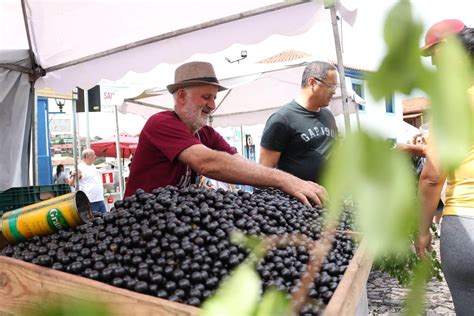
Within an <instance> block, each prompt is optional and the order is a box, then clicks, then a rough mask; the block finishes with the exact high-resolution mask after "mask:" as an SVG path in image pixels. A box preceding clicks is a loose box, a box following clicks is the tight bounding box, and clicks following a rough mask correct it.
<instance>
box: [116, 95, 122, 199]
mask: <svg viewBox="0 0 474 316" xmlns="http://www.w3.org/2000/svg"><path fill="white" fill-rule="evenodd" d="M114 113H115V152H116V153H117V167H118V177H119V191H120V192H119V193H120V199H122V198H123V187H124V183H123V177H122V164H121V163H120V133H119V124H118V110H117V104H115V105H114Z"/></svg>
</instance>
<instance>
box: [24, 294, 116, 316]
mask: <svg viewBox="0 0 474 316" xmlns="http://www.w3.org/2000/svg"><path fill="white" fill-rule="evenodd" d="M48 301H49V303H45V301H42V302H41V304H40V305H39V306H40V307H41V309H40V310H39V311H36V312H29V313H26V314H25V315H26V316H83V315H87V316H108V315H112V313H111V311H110V310H109V309H108V307H107V305H105V304H103V303H98V302H93V301H90V300H87V299H84V300H83V301H81V302H80V303H79V302H77V301H65V300H62V299H59V298H58V300H57V301H54V303H52V302H51V301H52V300H51V298H49V299H48Z"/></svg>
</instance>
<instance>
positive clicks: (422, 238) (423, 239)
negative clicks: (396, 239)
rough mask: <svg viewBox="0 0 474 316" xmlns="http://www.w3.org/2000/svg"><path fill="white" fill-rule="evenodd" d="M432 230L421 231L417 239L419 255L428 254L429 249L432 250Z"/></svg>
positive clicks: (416, 244) (416, 247) (416, 246)
mask: <svg viewBox="0 0 474 316" xmlns="http://www.w3.org/2000/svg"><path fill="white" fill-rule="evenodd" d="M432 238H433V237H432V235H431V232H429V231H428V232H424V233H420V234H419V235H418V237H417V238H416V241H415V249H416V254H417V255H418V256H419V257H423V256H425V255H426V252H427V251H431V239H432Z"/></svg>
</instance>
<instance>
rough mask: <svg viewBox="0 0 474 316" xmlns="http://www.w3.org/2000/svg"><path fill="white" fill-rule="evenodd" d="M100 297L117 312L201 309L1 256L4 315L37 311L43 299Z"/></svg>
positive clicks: (173, 313) (186, 314) (174, 313)
mask: <svg viewBox="0 0 474 316" xmlns="http://www.w3.org/2000/svg"><path fill="white" fill-rule="evenodd" d="M60 297H61V299H63V300H65V301H66V302H70V301H78V302H81V301H84V300H85V298H93V299H98V300H99V301H100V302H103V303H105V304H107V305H108V307H109V308H110V310H111V311H112V314H113V315H124V316H125V315H127V316H129V315H160V316H161V315H163V316H165V315H166V316H168V315H169V316H194V315H198V313H199V309H198V308H196V307H193V306H188V305H184V304H178V303H173V302H170V301H167V300H163V299H160V298H154V297H152V296H149V295H144V294H139V293H135V292H132V291H128V290H125V289H120V288H117V287H113V286H111V285H108V284H105V283H101V282H98V281H94V280H89V279H87V278H82V277H78V276H75V275H72V274H68V273H64V272H61V271H56V270H53V269H48V268H44V267H40V266H37V265H34V264H31V263H27V262H22V261H20V260H16V259H12V258H8V257H3V256H0V302H1V303H0V315H3V314H5V315H20V314H22V313H23V312H24V311H34V310H37V309H38V308H39V304H40V302H41V301H43V302H44V300H45V299H46V301H50V302H54V300H57V299H59V298H60Z"/></svg>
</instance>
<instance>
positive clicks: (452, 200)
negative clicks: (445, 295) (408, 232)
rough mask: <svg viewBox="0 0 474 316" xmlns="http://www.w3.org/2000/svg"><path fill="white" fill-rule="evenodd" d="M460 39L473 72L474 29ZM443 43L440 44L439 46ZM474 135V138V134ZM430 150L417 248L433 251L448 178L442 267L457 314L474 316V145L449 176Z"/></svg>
mask: <svg viewBox="0 0 474 316" xmlns="http://www.w3.org/2000/svg"><path fill="white" fill-rule="evenodd" d="M447 21H449V20H447ZM440 23H441V22H440ZM437 24H439V23H437ZM435 25H436V24H435ZM450 25H451V24H450ZM451 26H452V25H451ZM433 27H434V26H433ZM433 27H432V28H430V30H429V31H428V33H429V34H427V36H426V44H427V45H425V52H426V51H427V50H429V51H430V52H431V56H432V58H433V57H435V54H436V50H437V49H438V48H439V47H438V46H437V43H435V41H434V40H432V39H434V38H435V36H436V34H438V33H437V31H438V29H437V28H435V30H434V31H432V30H433ZM459 28H460V26H459V25H458V29H459ZM430 32H431V33H430ZM451 34H453V33H451ZM458 38H459V39H460V40H461V43H462V44H463V46H464V47H465V49H466V51H467V52H468V54H469V57H470V59H471V69H474V29H473V28H467V27H464V28H463V29H462V30H461V31H460V32H459V33H458ZM441 40H442V39H441ZM441 40H438V43H439V42H440V41H441ZM434 61H436V60H435V59H434ZM471 79H474V76H471ZM468 93H469V95H470V97H471V106H472V107H473V111H474V85H471V88H470V89H469V90H468ZM473 128H474V127H473ZM471 135H474V130H472V131H471ZM428 147H429V148H428V154H427V159H426V164H425V167H424V168H423V171H422V173H421V177H420V183H419V192H420V199H421V205H422V211H423V216H422V220H421V224H420V229H419V235H418V238H417V241H416V244H415V246H416V251H417V253H418V254H419V255H424V254H425V252H426V250H429V249H430V248H431V238H432V236H431V233H430V226H431V222H432V221H433V215H434V212H435V210H436V206H437V205H438V201H439V198H440V193H441V190H442V187H443V184H444V182H445V180H446V178H447V188H446V199H445V206H444V209H443V222H442V223H441V241H440V252H441V265H442V269H443V273H444V275H445V277H446V281H447V283H448V286H449V290H450V292H451V295H452V297H453V303H454V308H455V310H456V314H457V315H474V304H473V302H474V264H473V262H474V143H472V144H471V147H470V149H469V152H468V153H467V156H466V157H465V159H464V160H463V161H462V163H461V164H460V166H459V167H458V168H457V169H456V170H455V171H454V172H452V173H450V174H449V175H447V172H446V170H443V169H442V168H441V167H440V166H439V165H438V163H437V161H436V159H435V157H434V155H433V154H432V153H433V151H432V149H431V146H430V145H428Z"/></svg>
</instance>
